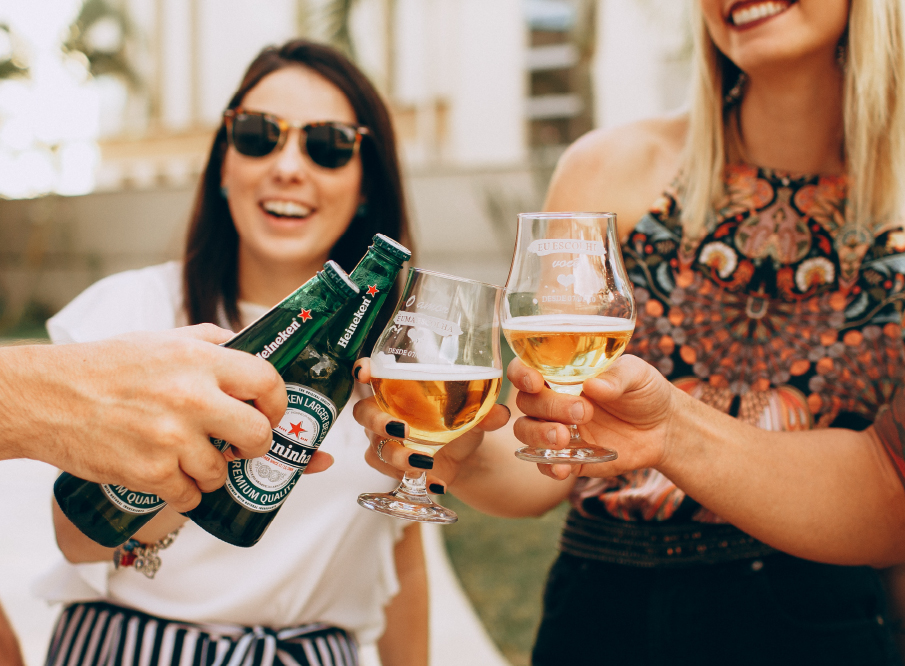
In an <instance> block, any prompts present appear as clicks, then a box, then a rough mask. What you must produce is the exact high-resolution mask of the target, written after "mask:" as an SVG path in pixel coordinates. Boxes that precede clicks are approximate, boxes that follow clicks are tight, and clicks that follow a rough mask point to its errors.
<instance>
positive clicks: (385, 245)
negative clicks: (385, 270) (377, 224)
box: [374, 234, 412, 264]
mask: <svg viewBox="0 0 905 666" xmlns="http://www.w3.org/2000/svg"><path fill="white" fill-rule="evenodd" d="M374 246H375V247H377V248H379V249H381V250H383V251H384V252H385V253H386V254H388V255H390V256H391V257H393V259H398V260H399V263H400V264H401V263H403V262H405V261H408V260H409V259H411V258H412V251H411V250H409V249H408V248H407V247H406V246H405V245H403V244H402V243H397V242H396V241H394V240H393V239H392V238H390V237H389V236H384V235H383V234H376V235H375V236H374Z"/></svg>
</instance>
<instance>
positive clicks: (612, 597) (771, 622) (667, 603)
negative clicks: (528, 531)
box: [532, 553, 902, 666]
mask: <svg viewBox="0 0 905 666" xmlns="http://www.w3.org/2000/svg"><path fill="white" fill-rule="evenodd" d="M892 629H893V628H892V627H891V626H890V621H889V618H888V615H887V610H886V600H885V593H884V589H883V587H882V585H881V582H880V579H879V577H878V575H877V572H876V571H874V570H873V569H871V568H869V567H842V566H834V565H829V564H819V563H816V562H810V561H807V560H802V559H798V558H795V557H792V556H790V555H786V554H783V553H775V554H771V555H766V556H763V557H755V558H746V559H741V560H737V561H734V562H724V563H718V564H698V565H691V566H685V567H662V566H658V567H638V566H631V565H626V564H618V563H613V562H604V561H599V560H593V559H590V558H585V557H578V556H575V555H573V554H568V553H562V554H560V556H559V558H558V559H557V561H556V562H555V563H554V565H553V568H552V570H551V572H550V577H549V579H548V581H547V587H546V591H545V594H544V613H543V618H542V620H541V625H540V628H539V630H538V635H537V641H536V643H535V647H534V653H533V661H532V663H533V664H534V665H535V666H560V665H562V664H607V665H613V666H622V665H624V664H632V665H633V666H667V665H668V666H686V665H687V666H692V665H694V666H726V665H727V664H732V665H733V666H765V665H767V664H769V665H770V666H812V665H813V666H881V665H882V666H901V664H902V661H901V659H900V657H899V654H898V650H897V648H896V645H895V641H894V636H893V631H892Z"/></svg>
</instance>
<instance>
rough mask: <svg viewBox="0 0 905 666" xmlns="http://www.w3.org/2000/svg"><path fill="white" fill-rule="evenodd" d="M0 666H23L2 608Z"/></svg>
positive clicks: (19, 651) (13, 635)
mask: <svg viewBox="0 0 905 666" xmlns="http://www.w3.org/2000/svg"><path fill="white" fill-rule="evenodd" d="M0 666H25V660H24V659H23V658H22V651H21V650H20V648H19V640H18V639H17V638H16V633H15V632H14V631H13V626H12V624H11V623H10V621H9V618H7V617H6V614H5V613H4V612H3V608H2V607H0Z"/></svg>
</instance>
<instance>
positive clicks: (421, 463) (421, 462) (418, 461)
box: [409, 453, 434, 469]
mask: <svg viewBox="0 0 905 666" xmlns="http://www.w3.org/2000/svg"><path fill="white" fill-rule="evenodd" d="M409 465H411V466H412V467H417V468H418V469H433V468H434V459H433V458H431V457H430V456H425V455H422V454H420V453H413V454H412V455H410V456H409Z"/></svg>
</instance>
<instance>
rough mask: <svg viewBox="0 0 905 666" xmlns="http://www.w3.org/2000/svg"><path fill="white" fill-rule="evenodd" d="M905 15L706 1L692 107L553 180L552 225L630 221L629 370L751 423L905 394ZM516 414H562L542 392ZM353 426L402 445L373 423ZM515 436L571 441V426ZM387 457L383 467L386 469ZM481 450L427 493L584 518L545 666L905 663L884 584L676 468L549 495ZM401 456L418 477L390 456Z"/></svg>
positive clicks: (819, 5) (624, 224) (499, 450)
mask: <svg viewBox="0 0 905 666" xmlns="http://www.w3.org/2000/svg"><path fill="white" fill-rule="evenodd" d="M902 14H903V8H902V3H901V0H851V1H850V2H849V0H797V1H789V0H753V1H752V0H743V1H739V0H736V1H734V2H733V1H732V0H699V1H698V2H697V3H696V10H695V18H694V20H695V27H696V52H695V64H696V71H695V82H694V90H693V99H692V104H691V109H690V111H689V112H688V113H686V114H682V115H678V116H675V117H670V118H661V119H655V120H648V121H643V122H640V123H636V124H634V125H631V126H628V127H623V128H619V129H617V130H613V131H608V132H599V131H598V132H591V133H590V134H588V135H586V136H585V137H583V138H582V139H580V140H579V141H578V142H576V143H575V145H573V146H572V147H571V148H570V149H569V150H568V151H567V152H566V154H565V155H564V157H563V158H562V160H561V163H560V164H559V166H558V169H557V172H556V173H555V175H554V178H553V182H552V184H551V186H550V191H549V194H548V198H547V202H546V208H547V209H548V210H613V211H615V212H616V213H617V214H618V219H619V223H620V225H621V229H620V231H621V232H622V234H623V238H624V245H623V254H624V256H625V259H626V264H627V267H628V270H629V273H630V276H631V278H632V280H633V282H634V287H635V296H636V298H637V301H638V305H639V313H640V314H639V317H638V322H637V327H636V330H635V335H634V338H633V341H632V344H631V347H630V349H629V352H630V353H633V354H635V355H637V356H640V357H642V358H643V359H644V360H646V361H647V362H649V363H650V364H651V365H653V366H654V367H655V368H657V370H659V371H660V372H661V373H662V374H663V375H665V376H666V377H667V378H669V379H670V380H672V381H673V383H674V384H676V385H677V386H678V387H679V388H681V389H683V390H684V391H686V392H687V393H689V394H690V395H691V396H693V397H695V398H697V399H699V400H701V401H702V402H704V403H706V404H708V405H710V406H711V407H714V408H716V409H718V410H719V411H721V412H724V413H728V414H730V415H731V416H734V417H737V418H738V419H740V420H741V421H743V422H746V423H748V424H752V425H755V426H758V427H760V428H764V429H769V430H784V431H798V430H808V429H814V428H826V427H829V426H836V427H846V428H850V429H855V430H858V429H863V428H865V427H867V426H868V425H869V424H870V423H871V422H872V421H873V420H874V417H875V416H876V414H877V411H878V410H879V409H880V407H881V406H882V405H884V404H885V403H887V402H888V401H889V399H890V396H891V394H892V392H893V390H894V388H895V387H896V386H897V385H900V384H902V382H903V378H905V346H903V341H902V312H903V305H902V304H903V299H905V254H903V251H905V234H903V233H902V231H901V221H902V216H901V212H902V209H903V206H902V191H901V188H900V184H901V183H905V91H903V88H902V86H903V85H905V45H903V15H902ZM652 202H653V203H652ZM516 372H518V369H517V368H516ZM510 375H512V372H510ZM524 376H527V377H529V378H530V374H529V375H524ZM360 378H367V373H366V372H364V371H363V372H361V373H360ZM535 379H537V378H536V377H535ZM522 388H525V387H522ZM538 388H539V386H535V387H533V389H534V390H535V391H536V390H537V389H538ZM518 404H519V405H521V406H522V407H524V408H525V411H527V412H530V413H531V415H532V416H533V417H535V418H542V419H548V420H549V418H550V413H549V412H547V413H544V412H543V411H538V410H537V409H536V408H537V405H538V403H537V402H536V401H532V398H531V396H530V395H529V394H528V393H522V394H520V395H519V396H518ZM513 406H515V405H513ZM573 407H575V410H574V412H573V413H571V422H574V423H587V422H588V421H589V420H590V418H591V415H590V414H588V413H587V412H586V411H585V410H586V409H589V408H590V404H589V403H586V402H583V401H581V400H575V401H574V404H573ZM356 411H357V418H358V419H359V421H360V422H362V423H363V424H364V425H365V426H366V427H368V428H369V429H370V430H372V431H373V432H374V433H378V434H379V435H380V436H383V437H386V435H385V434H384V433H385V421H386V419H385V417H381V416H380V415H379V413H378V412H377V410H376V408H375V407H374V406H373V404H372V403H368V402H364V403H360V404H359V406H358V407H357V410H356ZM499 411H500V413H491V415H489V417H488V419H487V420H486V421H485V427H486V429H487V430H490V429H492V428H494V427H499V426H501V425H502V421H503V418H504V416H505V414H503V413H502V412H503V411H504V410H499ZM702 413H703V414H706V411H704V412H702ZM539 424H541V425H540V427H539ZM515 429H516V434H517V435H518V436H519V437H520V438H522V439H525V440H526V441H528V440H531V441H529V442H528V443H535V444H536V443H537V442H536V441H535V440H536V439H538V438H541V437H542V438H543V441H544V442H545V443H550V442H556V443H558V444H560V445H565V444H566V442H567V441H568V431H567V429H566V427H565V426H564V425H562V424H560V423H546V424H545V422H544V421H538V420H527V421H526V420H521V421H518V422H516V426H515ZM585 430H586V432H587V435H588V436H589V437H591V438H593V433H594V430H593V428H587V427H586V428H585ZM604 431H605V429H604ZM597 432H598V433H600V431H599V430H598V431H597ZM814 439H818V438H814ZM376 441H379V437H378V435H375V436H374V437H372V448H371V450H370V452H369V453H368V459H369V460H370V461H371V462H372V464H374V465H375V466H378V467H380V468H382V469H384V470H385V471H389V467H388V466H384V465H382V464H381V463H380V461H378V460H377V458H376V451H375V449H374V448H373V446H374V445H373V442H376ZM478 441H479V436H471V437H466V438H463V439H462V440H461V441H459V442H456V443H455V444H452V445H448V446H447V447H445V448H444V449H443V450H442V451H441V452H440V453H439V454H438V455H437V456H436V459H435V464H434V468H433V470H432V475H433V477H435V478H431V479H430V480H429V482H431V483H441V482H442V483H444V484H445V485H446V486H447V487H449V488H451V489H452V491H453V492H455V493H456V495H457V496H458V497H461V498H463V499H464V500H465V501H467V502H469V503H471V504H473V505H474V506H476V507H478V508H481V509H483V510H485V511H488V512H491V513H495V514H498V515H507V516H522V515H531V514H541V513H544V512H545V511H548V510H549V509H550V508H552V507H554V506H556V505H557V504H558V503H560V502H561V501H563V500H564V499H568V500H569V501H570V502H571V504H572V507H573V508H572V511H571V512H570V514H569V516H568V519H567V521H566V525H565V528H564V532H563V536H562V539H561V545H560V550H561V553H560V556H559V559H558V560H557V562H556V563H555V564H554V566H553V569H552V571H551V573H550V577H549V580H548V585H547V590H546V593H545V598H544V615H543V620H542V622H541V626H540V629H539V633H538V637H537V643H536V645H535V650H534V657H533V663H534V664H535V665H542V664H544V665H545V664H565V663H569V664H571V663H611V664H627V663H633V664H696V665H698V664H714V665H716V664H721V665H722V664H751V665H752V666H753V665H755V664H789V665H790V666H791V665H793V664H821V665H824V664H840V665H842V664H898V663H901V660H900V658H899V656H898V654H897V651H896V649H895V642H894V639H893V634H892V631H891V622H890V618H889V616H888V614H887V610H886V604H885V599H884V593H883V588H882V585H881V583H880V579H879V576H878V574H877V573H876V572H875V571H874V570H873V569H871V568H869V567H843V566H834V565H826V564H818V563H815V562H811V561H807V560H804V559H800V558H797V557H793V556H792V555H789V554H785V553H782V552H779V551H778V550H776V549H774V548H773V547H771V546H770V545H768V544H766V543H763V542H760V541H758V540H757V539H755V538H753V537H751V536H749V535H748V534H746V533H745V532H743V531H741V530H740V529H738V528H736V527H735V526H733V525H732V524H730V523H728V522H727V521H725V520H724V519H723V518H721V517H720V515H718V514H717V513H716V512H714V511H711V510H710V509H709V508H708V505H707V504H703V505H702V504H700V503H698V502H697V501H695V498H694V497H692V496H689V495H687V494H686V493H685V492H683V491H682V490H681V489H680V488H679V487H677V486H676V485H675V484H674V483H673V482H672V481H671V480H670V479H669V478H667V477H666V476H664V475H663V474H662V473H660V472H659V471H657V470H656V469H650V468H647V469H636V470H632V469H631V468H630V467H627V466H626V465H625V464H623V463H620V462H618V461H617V463H616V465H618V467H616V468H614V467H610V468H608V467H607V465H596V466H589V467H587V468H583V469H582V470H581V472H580V473H581V474H582V477H576V476H569V475H568V470H563V469H561V468H557V469H546V470H544V471H546V472H547V476H540V475H538V473H537V471H536V470H535V469H533V467H532V466H530V465H526V464H524V463H519V462H518V461H516V460H514V459H513V458H512V453H511V449H512V447H513V445H514V443H513V441H512V439H511V438H510V437H506V436H504V435H500V434H494V435H488V436H486V437H485V441H484V443H483V445H481V446H477V444H478ZM815 445H819V444H817V443H815ZM626 453H627V454H629V453H630V452H628V451H626ZM381 454H382V458H383V460H385V461H388V462H389V463H392V464H393V466H394V467H396V468H400V469H405V465H404V456H403V454H402V453H401V451H400V449H398V448H397V447H396V446H395V445H394V444H387V445H385V446H384V447H383V448H382V451H381ZM779 455H781V454H779ZM626 458H630V455H626ZM648 464H649V461H648ZM777 464H781V459H780V460H779V461H777ZM608 469H610V470H613V471H607V470H608ZM615 469H619V470H620V471H621V472H622V473H621V474H619V476H612V477H611V478H599V479H594V478H587V477H588V475H595V476H607V475H612V474H615V473H616V471H615ZM806 473H807V470H802V474H806ZM813 473H814V474H819V473H820V470H819V469H815V470H813ZM562 477H566V478H565V479H564V480H560V479H562ZM859 491H860V488H859V487H858V485H857V484H854V483H853V487H852V488H851V489H850V492H852V493H859ZM702 499H703V497H702ZM763 504H764V506H765V507H766V510H768V511H774V512H795V511H796V508H797V507H796V506H793V505H782V504H778V503H777V498H776V497H775V496H773V495H771V494H770V493H768V492H765V493H764V494H763ZM736 514H737V512H736ZM736 514H733V515H736ZM814 529H819V525H815V526H814Z"/></svg>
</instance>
